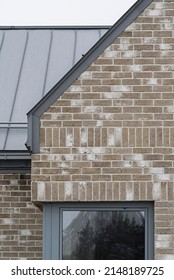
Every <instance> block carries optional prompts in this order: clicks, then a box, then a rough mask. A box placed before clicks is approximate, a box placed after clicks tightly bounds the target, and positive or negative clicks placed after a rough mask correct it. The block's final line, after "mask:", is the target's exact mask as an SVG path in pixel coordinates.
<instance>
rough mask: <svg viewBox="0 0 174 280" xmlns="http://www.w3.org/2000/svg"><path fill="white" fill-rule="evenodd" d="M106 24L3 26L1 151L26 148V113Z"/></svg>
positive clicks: (0, 38)
mask: <svg viewBox="0 0 174 280" xmlns="http://www.w3.org/2000/svg"><path fill="white" fill-rule="evenodd" d="M107 30H108V28H107V27H103V28H102V27H101V28H99V27H84V28H83V27H81V28H80V27H76V28H75V27H74V28H72V27H71V28H70V27H66V28H63V27H62V28H51V27H49V28H10V29H9V28H4V27H2V28H0V151H1V152H2V151H12V150H13V151H14V150H15V151H25V150H26V147H25V142H26V140H27V116H26V114H27V112H28V111H29V110H31V109H32V107H33V106H34V105H35V104H36V103H38V102H39V100H41V99H42V97H43V96H44V95H45V94H46V93H47V92H48V91H49V90H50V89H51V88H52V87H53V86H54V85H55V84H56V83H57V82H58V81H59V80H60V79H61V78H62V77H63V76H64V75H65V74H66V73H67V72H68V71H69V70H70V69H71V68H72V67H73V65H75V64H76V62H77V61H78V60H79V59H80V58H81V57H82V55H83V54H85V53H86V52H87V51H88V50H89V49H90V48H91V47H92V46H93V45H94V44H95V43H96V42H97V41H98V40H99V39H100V38H101V37H102V36H103V35H104V33H105V32H106V31H107Z"/></svg>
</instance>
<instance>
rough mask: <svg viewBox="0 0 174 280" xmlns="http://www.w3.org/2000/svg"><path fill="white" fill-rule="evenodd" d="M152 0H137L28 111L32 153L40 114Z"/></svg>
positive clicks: (38, 146)
mask: <svg viewBox="0 0 174 280" xmlns="http://www.w3.org/2000/svg"><path fill="white" fill-rule="evenodd" d="M153 1H154V0H138V1H137V2H135V3H134V5H132V6H131V8H130V9H129V10H128V11H127V12H126V13H125V14H124V15H123V16H122V17H121V18H120V19H119V20H118V21H117V22H116V23H115V24H114V25H113V26H112V27H111V28H110V29H109V30H108V31H107V32H106V33H105V34H104V36H103V37H102V38H101V39H100V40H99V41H98V42H97V43H96V44H95V45H94V46H93V47H92V48H91V49H90V50H89V51H88V52H87V53H86V54H85V55H84V56H83V57H82V58H81V59H80V60H79V61H78V62H77V63H76V64H75V65H74V66H73V67H72V68H71V69H70V70H69V71H68V72H67V74H66V75H65V76H64V77H63V78H62V79H61V80H60V81H59V82H58V83H57V84H56V85H55V86H54V87H53V88H52V89H51V90H50V91H49V92H48V93H47V94H46V95H45V96H44V97H43V98H42V99H41V100H40V101H39V102H38V103H37V104H36V105H35V106H34V107H33V108H32V109H31V110H30V111H29V112H28V114H27V116H28V139H27V142H26V146H27V148H28V149H29V150H30V151H31V152H32V153H38V152H39V149H40V143H39V140H40V139H39V138H40V117H41V115H42V114H43V113H44V112H45V111H46V110H47V109H48V108H49V107H50V106H51V105H52V104H53V103H54V102H55V101H56V100H57V99H58V98H59V97H60V96H61V95H62V94H63V93H64V92H65V91H66V90H67V89H68V88H69V87H70V86H71V85H72V84H73V82H75V80H76V79H77V78H78V77H79V76H80V75H81V74H82V73H83V72H84V71H85V70H86V69H87V68H88V67H89V66H90V65H91V64H92V63H93V62H94V61H95V60H96V59H97V57H98V56H99V55H100V54H102V53H103V52H104V50H105V49H106V48H107V47H108V46H110V45H111V44H112V43H113V42H114V40H116V39H117V38H118V36H119V35H120V34H121V33H122V32H123V31H124V30H125V29H126V28H127V27H128V26H129V25H130V24H131V23H132V22H133V21H134V20H135V19H136V18H137V17H138V16H139V15H140V14H141V13H142V12H143V11H144V9H146V8H147V7H148V6H149V5H150V3H151V2H153Z"/></svg>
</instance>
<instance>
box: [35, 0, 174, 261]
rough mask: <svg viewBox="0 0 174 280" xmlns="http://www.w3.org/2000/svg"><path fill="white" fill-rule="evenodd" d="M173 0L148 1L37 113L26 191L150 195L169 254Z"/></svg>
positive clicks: (68, 196) (50, 197)
mask: <svg viewBox="0 0 174 280" xmlns="http://www.w3.org/2000/svg"><path fill="white" fill-rule="evenodd" d="M173 16H174V2H173V1H169V0H168V1H167V0H164V1H161V0H156V1H154V2H153V3H152V4H151V5H150V6H149V7H148V8H147V9H146V10H145V11H144V12H143V13H142V14H141V15H140V16H139V17H138V18H137V19H136V20H135V22H134V23H132V24H131V25H130V26H129V28H127V29H126V30H125V31H124V32H123V33H122V34H121V36H120V37H119V38H117V39H116V41H115V42H114V43H113V44H112V45H111V46H109V47H108V48H107V49H106V50H105V51H104V53H103V54H102V55H101V56H100V57H99V58H98V59H97V60H96V61H94V63H93V64H92V65H91V66H90V67H89V68H88V69H87V70H86V71H85V72H84V73H83V74H82V75H81V76H80V77H79V78H78V80H77V81H76V82H75V83H74V84H73V85H72V86H71V87H70V88H69V89H68V90H67V91H66V92H65V93H64V94H63V95H62V96H61V97H60V98H59V99H58V100H57V101H56V102H55V103H54V104H53V105H52V106H51V107H50V108H49V109H48V110H47V111H46V112H45V113H44V114H43V116H42V118H41V122H40V123H41V128H40V135H41V136H40V146H41V148H40V154H36V155H33V160H32V199H33V200H34V201H37V202H42V201H154V202H155V258H156V259H174V185H173V179H174V154H173V152H174V148H173V146H174V102H173V99H174V72H173V70H174V66H173V65H174V37H173V35H174V33H173V32H174V31H173V30H174V21H173V18H174V17H173Z"/></svg>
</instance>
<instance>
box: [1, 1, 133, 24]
mask: <svg viewBox="0 0 174 280" xmlns="http://www.w3.org/2000/svg"><path fill="white" fill-rule="evenodd" d="M135 2H136V0H0V26H17V25H18V26H19V25H22V26H25V25H39V26H41V25H56V26H57V25H112V24H114V23H115V22H116V21H117V20H118V19H119V18H120V17H121V16H122V15H123V14H124V13H125V12H126V11H127V10H128V9H129V8H130V7H131V6H132V5H133V4H134V3H135Z"/></svg>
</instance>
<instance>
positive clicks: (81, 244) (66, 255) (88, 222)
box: [43, 202, 153, 260]
mask: <svg viewBox="0 0 174 280" xmlns="http://www.w3.org/2000/svg"><path fill="white" fill-rule="evenodd" d="M43 215H44V239H43V243H44V244H43V254H44V258H45V259H63V260H126V259H129V260H144V259H153V204H151V203H143V202H139V203H138V202H137V203H135V202H132V203H131V202H125V203H119V202H115V203H110V202H107V203H104V202H103V203H102V202H100V203H94V202H91V203H78V202H77V203H44V205H43Z"/></svg>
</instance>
